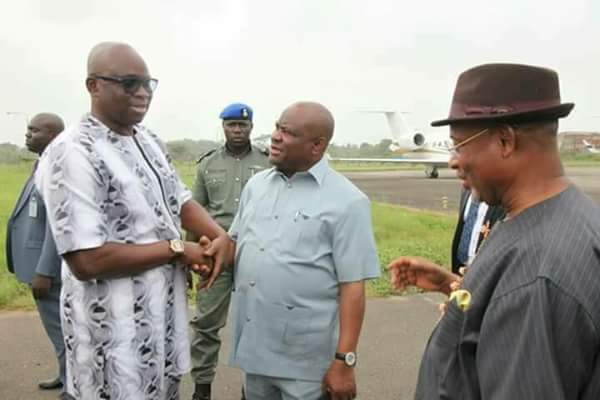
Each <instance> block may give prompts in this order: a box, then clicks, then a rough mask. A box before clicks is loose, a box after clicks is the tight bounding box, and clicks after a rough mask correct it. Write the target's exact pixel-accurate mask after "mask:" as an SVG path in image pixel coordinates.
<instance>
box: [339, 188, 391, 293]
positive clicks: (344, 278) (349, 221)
mask: <svg viewBox="0 0 600 400" xmlns="http://www.w3.org/2000/svg"><path fill="white" fill-rule="evenodd" d="M372 226H373V225H372V223H371V207H370V204H369V200H368V199H367V198H366V197H361V198H359V199H357V200H356V201H353V202H351V203H350V204H349V205H348V207H347V208H346V210H344V212H343V214H342V216H341V218H340V220H339V221H338V223H337V224H336V226H335V227H334V233H333V262H334V265H335V269H336V272H337V277H338V281H339V282H356V281H361V280H364V279H373V278H378V277H379V276H380V274H381V271H380V267H379V258H378V256H377V249H376V247H375V237H374V235H373V228H372Z"/></svg>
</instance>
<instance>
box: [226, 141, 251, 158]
mask: <svg viewBox="0 0 600 400" xmlns="http://www.w3.org/2000/svg"><path fill="white" fill-rule="evenodd" d="M223 151H224V152H225V154H227V155H228V156H230V157H234V158H244V157H246V156H247V155H248V154H250V152H252V144H250V143H249V144H248V148H247V149H246V151H244V152H243V153H240V154H234V153H232V152H231V150H229V147H227V143H225V144H224V145H223Z"/></svg>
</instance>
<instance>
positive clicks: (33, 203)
mask: <svg viewBox="0 0 600 400" xmlns="http://www.w3.org/2000/svg"><path fill="white" fill-rule="evenodd" d="M37 215H38V204H37V199H36V197H35V196H33V197H32V198H31V200H30V201H29V216H30V217H31V218H37Z"/></svg>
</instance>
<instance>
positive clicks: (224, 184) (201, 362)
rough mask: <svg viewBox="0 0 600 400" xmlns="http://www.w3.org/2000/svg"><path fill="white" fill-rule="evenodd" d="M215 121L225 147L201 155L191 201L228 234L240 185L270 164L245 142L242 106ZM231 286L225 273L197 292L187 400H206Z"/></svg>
mask: <svg viewBox="0 0 600 400" xmlns="http://www.w3.org/2000/svg"><path fill="white" fill-rule="evenodd" d="M219 117H220V118H221V119H222V120H223V132H224V134H225V144H224V145H223V146H222V147H219V148H217V149H214V150H211V151H209V152H207V153H205V154H203V155H202V156H201V157H200V159H199V160H198V170H197V174H196V181H195V183H194V199H195V200H196V201H197V202H198V203H200V204H201V205H202V206H203V207H204V208H206V210H207V211H208V212H209V213H210V215H211V216H212V217H213V218H214V219H215V220H216V221H217V223H218V224H219V225H220V226H221V227H223V229H225V230H228V229H229V226H230V225H231V223H232V221H233V217H234V216H235V214H236V212H237V209H238V205H239V201H240V195H241V193H242V189H243V187H244V185H245V184H246V182H248V179H250V177H252V175H254V174H256V173H257V172H259V171H262V170H263V169H265V168H269V166H270V164H269V156H268V152H267V151H266V150H263V149H260V148H258V147H256V146H254V145H252V144H251V143H250V133H251V132H252V117H253V112H252V108H250V107H249V106H248V105H246V104H243V103H233V104H230V105H229V106H227V107H225V109H224V110H223V111H222V112H221V114H220V115H219ZM189 239H196V240H197V239H198V238H189ZM232 283H233V274H232V271H230V270H225V271H223V273H222V274H221V275H220V276H219V277H218V278H217V280H216V281H215V283H214V285H213V286H212V287H211V288H209V289H206V288H202V289H199V291H198V294H197V303H196V316H195V317H194V318H193V319H192V321H191V323H190V324H191V327H192V330H193V338H192V342H191V353H192V378H193V379H194V382H195V390H194V395H193V397H192V399H193V400H207V399H210V398H211V384H212V382H213V380H214V377H215V372H216V367H217V361H218V356H219V349H220V347H221V339H220V337H219V330H220V329H221V328H223V327H224V326H225V322H226V320H227V311H228V309H229V301H230V297H231V289H232Z"/></svg>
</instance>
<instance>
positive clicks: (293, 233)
mask: <svg viewBox="0 0 600 400" xmlns="http://www.w3.org/2000/svg"><path fill="white" fill-rule="evenodd" d="M229 232H230V235H231V237H232V238H233V239H234V240H236V244H237V245H236V265H235V269H234V273H235V291H234V293H233V299H234V300H233V304H234V306H233V310H234V313H233V314H234V317H233V320H234V328H233V346H232V349H233V350H232V353H231V364H232V365H234V366H238V367H241V368H242V369H243V370H244V371H245V372H246V373H250V374H257V375H265V376H273V377H280V378H290V379H305V380H319V381H320V380H321V379H322V378H323V375H324V373H325V371H326V370H327V368H328V366H329V365H330V364H331V362H332V360H333V359H334V353H335V349H336V346H337V339H338V337H337V324H338V294H339V283H340V282H356V281H362V280H365V279H371V278H376V277H378V276H379V274H380V271H379V260H378V257H377V252H376V248H375V240H374V236H373V230H372V225H371V209H370V204H369V200H368V198H367V197H366V196H365V195H364V194H363V193H362V192H361V191H360V190H358V189H357V188H356V187H355V186H354V185H353V184H352V183H351V182H350V181H348V180H347V179H346V178H345V177H344V176H342V175H341V174H339V173H337V172H336V171H334V170H332V169H330V168H329V166H328V164H327V160H325V159H324V158H323V159H321V160H320V161H319V162H318V163H317V164H315V165H314V166H313V167H312V168H311V169H310V170H308V171H306V172H300V173H296V174H294V175H293V176H292V177H291V178H287V177H286V176H285V175H284V174H282V173H281V172H279V171H277V170H276V169H274V168H273V169H270V170H267V171H263V172H261V173H259V174H257V175H256V176H254V177H253V178H252V179H251V180H250V181H249V182H248V185H247V186H246V187H245V189H244V192H243V193H242V202H241V204H240V209H239V211H238V213H237V215H236V217H235V220H234V222H233V224H232V226H231V228H230V231H229Z"/></svg>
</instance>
